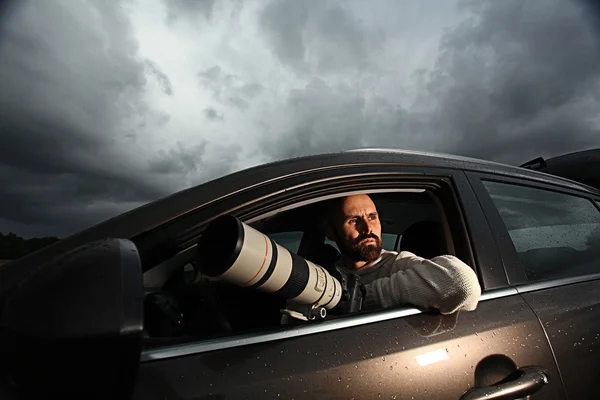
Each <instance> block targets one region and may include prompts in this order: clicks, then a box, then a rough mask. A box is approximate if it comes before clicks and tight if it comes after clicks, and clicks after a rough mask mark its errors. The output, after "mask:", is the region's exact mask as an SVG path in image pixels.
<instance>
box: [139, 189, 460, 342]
mask: <svg viewBox="0 0 600 400" xmlns="http://www.w3.org/2000/svg"><path fill="white" fill-rule="evenodd" d="M370 196H371V198H372V199H373V201H374V202H375V204H376V206H377V209H378V212H379V215H380V220H381V225H382V236H383V241H384V248H385V249H386V250H396V251H405V250H406V251H410V252H413V253H415V254H417V255H420V256H422V257H426V258H432V257H435V256H437V255H442V254H453V248H454V247H453V242H452V241H453V238H452V235H451V234H450V230H449V228H448V226H447V225H448V224H447V222H446V219H445V216H444V211H443V208H442V207H441V203H440V202H439V199H438V198H437V197H436V196H435V195H434V194H433V193H432V192H431V191H428V190H423V191H420V192H418V191H415V192H390V193H373V194H370ZM322 205H323V202H322V201H319V202H315V203H312V204H307V205H303V206H300V207H297V208H293V209H289V210H285V211H281V212H277V213H274V214H272V215H269V216H268V217H265V218H259V219H257V220H255V221H253V222H249V223H248V225H250V226H252V227H253V228H255V229H257V230H258V231H260V232H262V233H264V234H266V235H267V236H270V237H271V238H272V239H273V240H275V241H276V242H277V243H278V244H280V245H282V246H284V247H286V248H287V249H288V250H290V251H293V252H295V253H296V254H298V255H299V256H301V257H304V258H305V259H307V260H309V261H311V262H313V263H315V264H318V265H321V266H323V267H325V268H327V267H328V266H331V265H333V263H334V262H335V261H336V260H337V259H338V258H339V257H340V256H341V255H340V252H339V250H338V249H337V246H336V245H335V243H333V242H331V241H329V240H328V239H327V238H326V236H325V232H324V229H323V225H322V223H321V222H322V220H323V219H322V213H323V208H322ZM278 239H281V242H278ZM194 256H195V253H194V249H190V250H189V251H184V252H182V253H180V254H179V255H177V256H176V257H174V258H173V259H171V260H168V261H167V262H165V263H163V264H161V265H158V266H157V267H155V268H153V269H151V270H149V271H147V272H146V273H145V274H144V285H145V288H146V298H145V305H144V308H145V316H144V319H145V322H144V332H145V336H146V340H145V346H146V347H153V346H154V345H159V344H162V343H173V342H179V341H189V340H202V339H207V338H214V337H223V336H229V335H232V334H239V333H242V332H244V333H245V332H252V331H260V330H264V329H265V328H274V327H277V326H280V325H281V311H280V310H281V309H283V308H285V305H286V302H285V299H284V298H283V297H280V296H277V295H274V294H271V293H265V292H261V291H258V290H255V289H251V288H243V287H239V286H235V285H232V284H230V283H227V282H225V281H222V280H220V279H218V278H213V277H209V276H206V275H203V274H202V273H200V272H199V271H198V268H197V266H196V265H195V261H194ZM198 256H201V255H198ZM333 318H335V317H333Z"/></svg>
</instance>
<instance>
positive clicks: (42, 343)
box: [0, 239, 144, 399]
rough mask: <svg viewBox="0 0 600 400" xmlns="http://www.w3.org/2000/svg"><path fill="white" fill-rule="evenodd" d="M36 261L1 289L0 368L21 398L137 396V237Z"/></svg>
mask: <svg viewBox="0 0 600 400" xmlns="http://www.w3.org/2000/svg"><path fill="white" fill-rule="evenodd" d="M33 267H34V268H31V271H32V272H31V273H30V274H29V275H28V276H27V277H26V278H24V279H22V280H21V281H20V282H18V284H16V285H14V286H13V287H10V288H8V289H7V290H5V291H4V293H0V296H1V297H0V299H2V303H0V372H2V375H3V376H2V378H3V380H4V382H9V383H8V384H7V386H8V387H9V389H10V390H11V392H13V393H14V394H15V395H17V396H18V397H17V398H52V397H55V398H61V399H64V398H79V399H96V398H98V399H100V398H102V399H109V398H110V399H124V398H129V397H131V394H132V392H133V386H134V383H135V377H136V375H137V371H138V368H139V362H140V355H141V342H142V332H143V295H144V291H143V280H142V266H141V261H140V256H139V254H138V250H137V248H136V246H135V245H134V244H133V242H131V241H129V240H126V239H106V240H100V241H97V242H92V243H89V244H87V245H83V246H81V247H78V248H76V249H74V250H72V251H69V252H67V253H64V254H62V255H59V256H58V257H56V258H54V259H52V260H49V261H48V262H46V263H44V264H42V265H39V266H33ZM5 389H6V388H5Z"/></svg>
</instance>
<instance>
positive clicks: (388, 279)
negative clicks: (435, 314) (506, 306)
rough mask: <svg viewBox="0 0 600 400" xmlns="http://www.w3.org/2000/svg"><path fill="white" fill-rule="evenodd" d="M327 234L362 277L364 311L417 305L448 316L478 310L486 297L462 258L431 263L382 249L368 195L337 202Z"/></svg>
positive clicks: (435, 259)
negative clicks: (480, 300) (483, 296)
mask: <svg viewBox="0 0 600 400" xmlns="http://www.w3.org/2000/svg"><path fill="white" fill-rule="evenodd" d="M326 234H327V237H328V238H329V239H330V240H332V241H334V242H335V243H336V244H337V246H338V248H339V250H340V252H341V254H342V257H341V259H340V260H339V261H338V265H340V264H341V266H342V267H343V268H344V269H346V270H347V271H349V272H352V273H354V274H357V275H358V276H359V277H360V282H361V283H362V284H363V286H364V288H365V298H364V301H363V309H377V308H388V307H392V306H399V305H406V304H412V305H414V306H417V307H422V308H425V309H430V308H435V309H438V310H439V311H440V313H441V314H446V315H447V314H452V313H455V312H457V311H461V310H462V311H473V310H475V309H476V308H477V303H478V302H479V298H480V296H481V287H480V285H479V281H478V279H477V275H476V274H475V272H474V271H473V269H472V268H471V267H469V266H468V265H467V264H465V263H464V262H462V261H461V260H459V259H458V258H457V257H454V256H451V255H442V256H437V257H433V258H431V259H425V258H423V257H419V256H418V255H416V254H413V253H410V252H407V251H402V252H400V253H398V252H395V251H388V250H385V249H383V248H382V241H381V222H380V220H379V215H378V213H377V208H376V207H375V204H374V203H373V201H372V200H371V198H370V197H369V196H368V195H364V194H363V195H352V196H347V197H343V198H339V199H335V201H334V206H333V207H332V208H330V211H329V215H328V216H327V222H326Z"/></svg>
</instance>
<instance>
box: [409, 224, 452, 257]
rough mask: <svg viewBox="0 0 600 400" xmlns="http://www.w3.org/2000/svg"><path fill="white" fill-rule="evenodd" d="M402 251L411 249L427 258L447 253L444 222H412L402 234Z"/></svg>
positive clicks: (412, 251) (410, 250)
mask: <svg viewBox="0 0 600 400" xmlns="http://www.w3.org/2000/svg"><path fill="white" fill-rule="evenodd" d="M400 251H409V252H411V253H414V254H415V255H417V256H419V257H423V258H427V259H431V258H433V257H436V256H441V255H444V254H447V252H448V249H447V247H446V237H445V235H444V229H443V228H442V224H440V223H439V222H436V221H420V222H417V223H414V224H412V225H411V226H409V227H408V229H406V231H405V232H404V234H402V240H401V241H400Z"/></svg>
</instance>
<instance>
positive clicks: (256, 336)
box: [141, 166, 517, 362]
mask: <svg viewBox="0 0 600 400" xmlns="http://www.w3.org/2000/svg"><path fill="white" fill-rule="evenodd" d="M393 169H394V170H395V172H396V174H397V175H398V176H403V177H405V178H408V177H411V176H415V177H419V176H420V178H421V179H423V178H425V177H428V178H432V177H434V178H436V179H444V180H446V181H447V182H448V184H449V185H450V187H451V191H452V193H453V199H452V201H453V202H454V204H453V205H452V207H454V206H456V207H457V208H458V213H455V214H458V218H460V219H461V226H460V227H459V228H456V229H461V230H462V231H463V232H464V236H465V240H466V241H468V246H469V247H470V248H471V249H472V253H471V254H472V259H471V260H469V263H472V266H473V268H474V270H475V271H476V272H477V274H478V277H479V280H480V284H481V286H482V296H481V299H480V301H487V300H491V299H495V298H498V297H503V296H510V295H516V294H517V293H516V291H514V290H512V289H511V288H509V287H508V280H507V279H506V275H505V273H504V271H503V270H502V264H501V260H500V258H499V254H498V252H497V251H495V250H494V249H495V243H494V241H493V236H492V234H491V231H490V228H489V226H488V225H487V223H486V222H485V219H483V218H482V216H483V210H482V209H481V207H480V205H479V203H478V201H477V198H476V196H475V193H474V191H473V190H472V188H471V186H470V185H469V182H468V181H467V178H466V176H465V174H464V171H462V170H459V169H446V168H443V169H442V168H431V167H406V166H394V167H393ZM363 175H364V176H366V177H370V178H373V179H374V178H378V177H379V178H380V177H381V174H380V173H378V172H375V171H371V172H367V171H365V172H364V173H363ZM338 177H340V178H341V177H344V174H343V173H340V174H338ZM392 178H393V176H392ZM309 182H310V179H309ZM333 184H334V185H335V182H334V183H333ZM390 184H391V185H395V184H398V185H400V184H402V182H399V181H394V182H390ZM369 189H370V188H364V189H363V190H369ZM332 191H334V192H337V191H341V192H347V190H346V191H344V190H343V188H342V190H340V189H339V188H338V187H337V186H336V188H335V190H334V189H332ZM391 191H392V188H391V187H390V192H391ZM314 197H319V196H314ZM240 201H243V200H240ZM273 207H274V208H277V207H279V205H276V206H273ZM230 211H231V210H226V209H223V210H221V211H220V212H219V213H217V214H216V215H215V214H214V213H212V214H213V215H212V218H211V219H210V220H212V219H214V218H216V217H217V216H218V215H222V214H226V213H230ZM238 211H239V210H238ZM263 213H264V214H265V215H268V214H269V212H268V210H264V212H263ZM444 213H447V210H446V209H444ZM251 215H252V214H251ZM456 217H457V216H456V215H455V216H454V218H456ZM249 218H250V217H249ZM255 218H256V216H254V217H251V218H250V219H255ZM242 220H247V218H243V219H242ZM208 222H209V221H207V223H208ZM451 223H452V222H451ZM490 250H491V251H490ZM186 251H187V250H186ZM499 271H500V273H499ZM486 282H487V285H486ZM490 283H491V285H490ZM425 312H430V310H421V309H419V308H415V307H412V306H400V307H395V308H391V309H382V310H374V311H368V312H360V313H357V314H355V315H348V316H344V317H341V318H336V319H333V320H330V321H324V322H320V323H317V324H307V325H301V326H295V325H294V326H289V327H287V326H279V327H277V328H274V329H267V330H265V331H261V332H257V333H240V334H239V335H234V336H225V337H218V338H214V339H201V340H198V341H192V342H186V343H183V344H175V345H164V346H156V347H153V348H149V349H148V348H145V349H144V350H143V351H142V358H141V361H142V362H149V361H153V360H157V359H164V358H171V357H177V356H181V355H189V354H196V353H200V352H206V351H213V350H216V349H225V348H232V347H237V346H243V345H250V344H257V343H264V342H270V341H274V340H280V339H285V338H289V337H294V336H300V335H307V334H312V333H317V332H327V331H331V330H335V329H344V328H349V327H352V326H358V325H363V324H369V323H376V322H381V321H385V320H390V319H396V318H403V317H408V316H411V315H416V314H421V313H425Z"/></svg>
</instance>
